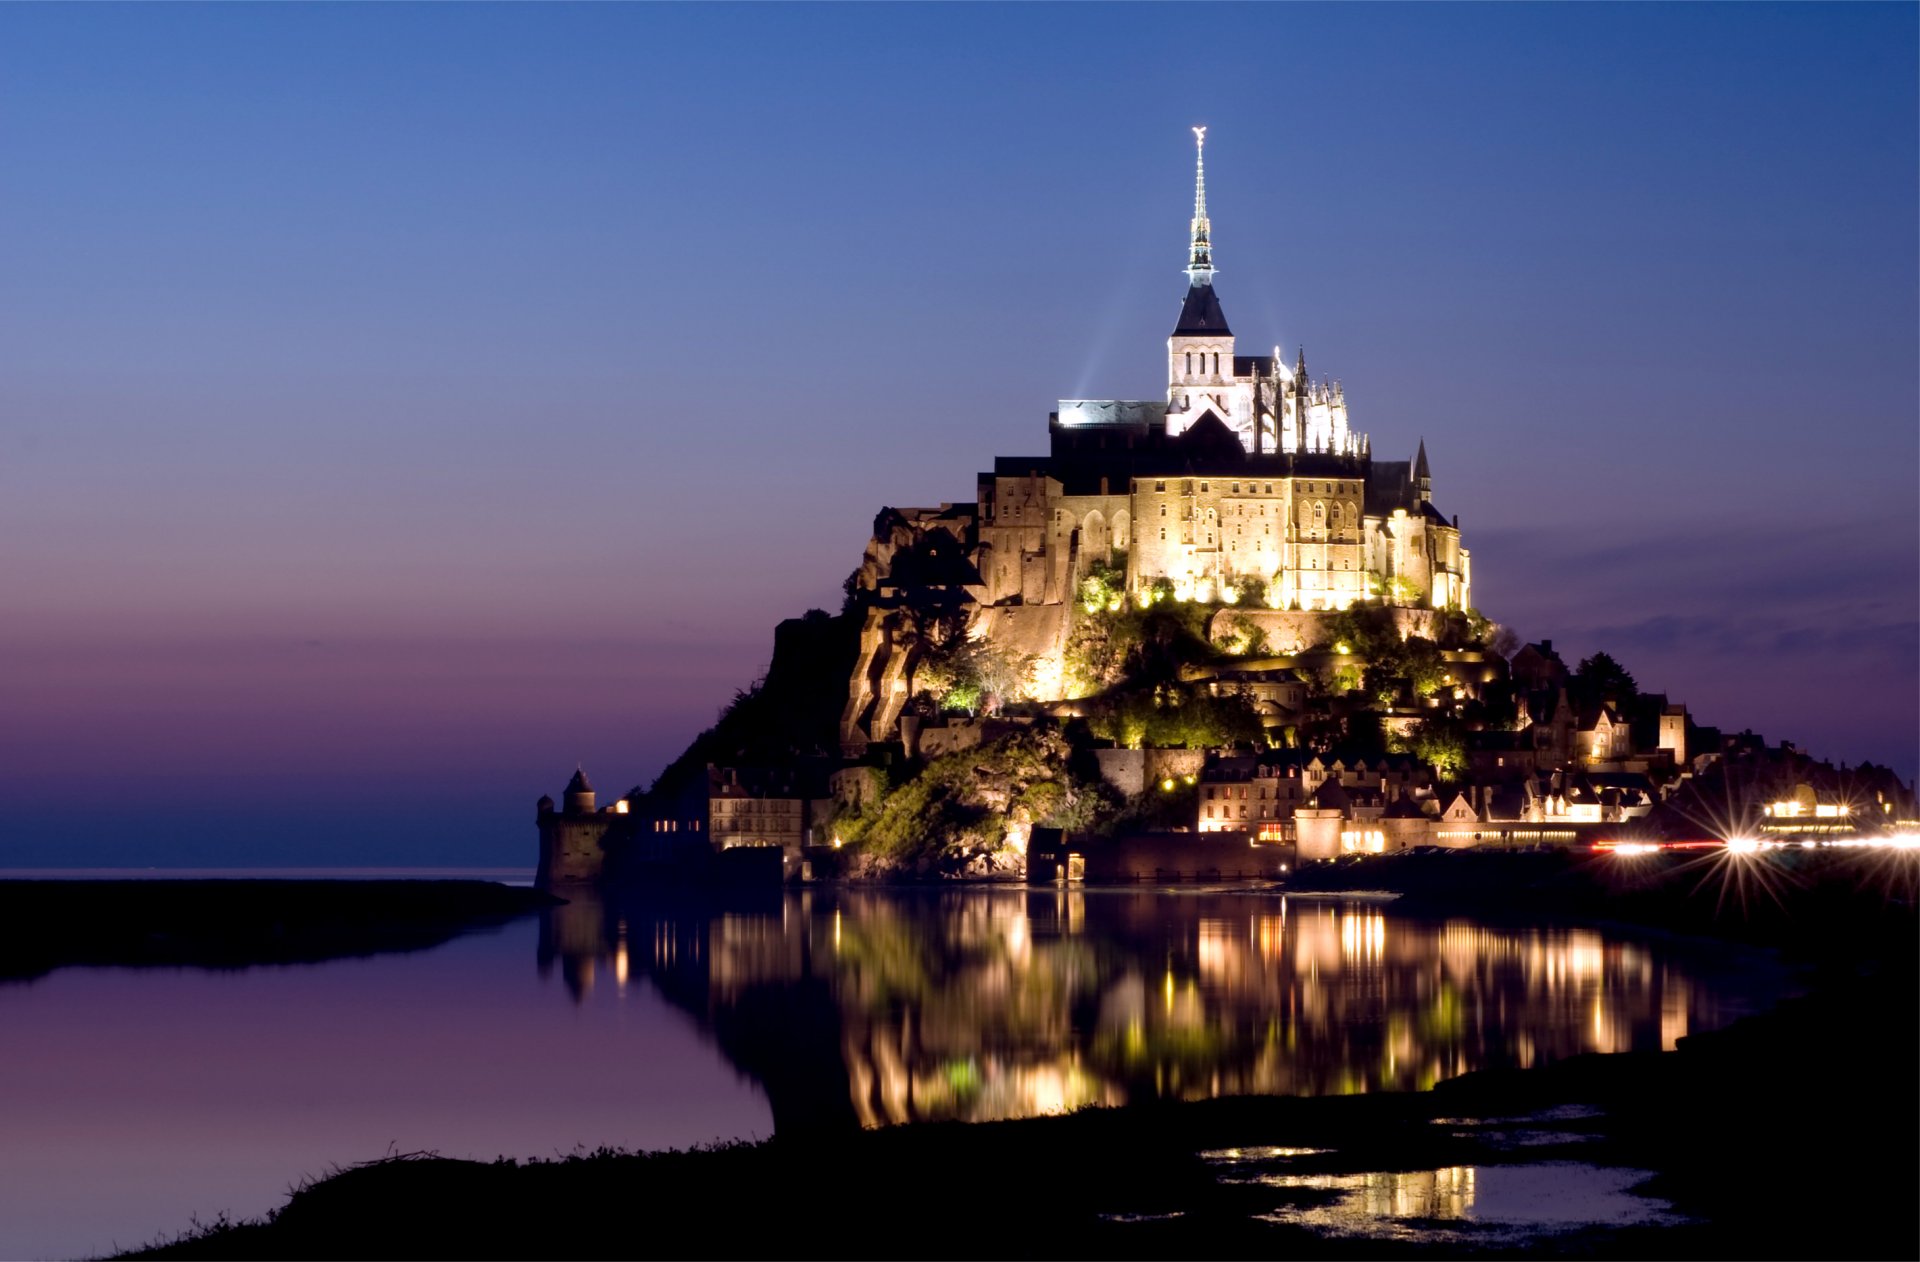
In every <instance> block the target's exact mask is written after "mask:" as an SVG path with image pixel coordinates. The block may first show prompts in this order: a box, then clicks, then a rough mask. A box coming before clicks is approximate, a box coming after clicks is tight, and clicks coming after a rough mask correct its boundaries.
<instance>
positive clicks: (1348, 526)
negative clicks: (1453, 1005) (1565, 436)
mask: <svg viewBox="0 0 1920 1262" xmlns="http://www.w3.org/2000/svg"><path fill="white" fill-rule="evenodd" d="M1193 130H1194V141H1195V164H1194V195H1193V196H1194V200H1193V215H1192V218H1191V220H1190V222H1189V224H1188V232H1187V250H1186V264H1185V269H1184V271H1185V285H1184V287H1183V290H1182V291H1181V292H1180V294H1179V303H1178V309H1177V314H1176V315H1175V316H1174V319H1173V324H1172V329H1171V332H1170V333H1169V335H1168V337H1167V340H1166V346H1165V370H1166V394H1165V397H1164V398H1154V399H1062V400H1060V401H1059V402H1058V404H1057V406H1056V407H1055V408H1054V409H1053V410H1052V412H1051V413H1050V414H1049V416H1048V419H1047V434H1046V438H1047V450H1046V451H1045V453H1044V454H1035V455H1013V456H1001V457H997V458H995V459H994V461H993V465H992V468H991V469H988V470H985V471H982V472H980V473H979V474H978V475H977V476H976V478H975V481H974V488H973V495H972V497H971V498H970V499H967V500H955V501H951V502H946V503H942V504H939V505H936V506H928V507H898V506H889V507H883V508H881V509H880V510H879V512H878V513H877V515H876V516H875V518H874V524H873V533H872V537H871V538H870V539H869V540H868V542H867V544H866V548H865V551H864V554H863V555H862V556H861V559H860V563H859V565H858V567H857V568H856V569H855V570H854V571H853V572H852V573H851V574H849V575H848V576H847V579H846V582H845V585H844V591H845V600H844V603H843V606H842V608H841V610H840V611H839V612H838V613H837V614H829V613H827V612H825V611H821V610H814V611H811V612H809V613H808V614H807V615H806V616H805V617H802V618H798V619H793V620H790V621H788V622H784V623H782V624H781V625H780V626H779V627H778V629H777V631H776V635H775V647H774V654H773V659H772V663H771V665H770V667H769V669H768V671H767V673H766V675H765V677H764V678H763V679H761V680H759V681H757V682H756V683H754V684H753V685H752V686H751V687H750V688H747V689H745V690H743V691H742V692H740V693H739V694H738V696H737V697H736V698H735V700H734V702H733V704H732V705H731V706H730V707H728V708H727V709H726V710H725V711H724V712H723V714H722V715H721V717H720V720H719V722H718V723H717V724H716V725H715V726H714V727H713V728H711V729H709V730H708V731H707V732H704V733H702V734H701V735H700V736H699V737H698V738H697V739H695V740H694V742H693V743H692V744H691V746H689V748H688V749H687V751H686V752H685V753H684V754H683V755H682V756H681V757H680V758H679V759H677V760H676V761H675V762H674V763H673V764H672V765H670V766H669V767H668V768H667V769H666V770H665V771H664V772H663V773H662V774H661V775H660V776H659V777H658V779H656V780H655V781H654V782H653V783H652V784H651V785H650V786H648V787H646V788H644V789H642V788H635V789H634V790H632V791H631V792H628V793H626V794H624V795H621V796H619V797H617V798H616V799H615V800H614V801H613V802H612V803H611V804H610V805H601V804H599V799H598V797H597V795H596V792H595V790H594V789H593V787H592V784H591V782H590V780H589V777H588V775H587V772H586V769H585V768H580V769H577V770H576V772H575V774H574V776H573V778H572V780H571V781H570V782H569V783H568V784H567V786H566V789H565V791H564V794H563V797H562V800H561V801H560V802H559V803H558V804H556V803H555V802H554V801H553V799H552V798H550V797H542V798H541V799H540V801H539V803H538V805H537V824H538V839H539V874H540V877H539V879H540V881H541V882H542V883H543V884H549V885H568V884H577V883H582V882H588V883H591V882H598V881H614V882H629V881H642V882H644V881H648V880H674V879H681V878H686V877H698V878H714V877H722V878H728V879H746V880H766V881H775V880H785V881H800V882H805V881H814V880H823V879H832V878H855V879H859V878H875V877H881V878H885V877H894V878H900V877H904V878H929V877H1003V878H1015V877H1021V876H1025V877H1027V878H1029V879H1033V880H1042V881H1052V880H1058V881H1065V882H1076V881H1082V880H1085V881H1095V882H1098V881H1139V880H1162V881H1167V880H1171V881H1180V880H1205V879H1216V880H1218V879H1269V880H1270V879H1275V878H1282V877H1288V876H1289V875H1290V874H1292V875H1293V876H1295V877H1296V878H1298V877H1300V876H1305V875H1307V868H1308V866H1309V865H1314V864H1318V863H1324V862H1326V861H1330V860H1337V859H1339V858H1341V857H1343V856H1349V855H1366V854H1393V853H1404V852H1408V851H1425V850H1434V851H1457V850H1466V849H1479V850H1487V851H1513V850H1537V849H1541V848H1547V849H1562V850H1565V849H1568V848H1574V849H1579V850H1583V851H1590V850H1602V851H1605V850H1620V851H1622V852H1623V853H1629V854H1630V853H1638V852H1641V851H1648V850H1654V849H1658V848H1661V847H1678V848H1692V847H1702V848H1714V847H1720V848H1725V847H1727V846H1729V845H1731V846H1733V847H1735V848H1737V849H1748V848H1756V847H1764V846H1776V845H1785V844H1792V845H1799V846H1803V847H1821V846H1854V845H1867V846H1872V845H1893V844H1908V843H1909V841H1910V838H1911V834H1912V830H1913V828H1914V827H1915V824H1914V820H1915V816H1916V810H1915V803H1914V796H1913V793H1912V790H1911V789H1910V788H1909V787H1908V786H1906V785H1904V784H1903V783H1902V782H1901V781H1900V780H1899V779H1898V778H1897V777H1896V776H1894V775H1893V774H1892V773H1891V772H1889V771H1887V770H1886V769H1884V768H1880V767H1876V766H1874V765H1872V764H1870V763H1863V764H1861V765H1859V766H1857V767H1852V768H1849V767H1846V766H1844V765H1842V766H1838V767H1836V766H1833V765H1831V764H1829V763H1825V762H1821V761H1818V760H1816V759H1814V758H1811V757H1809V756H1808V755H1806V754H1805V753H1802V752H1801V751H1800V750H1798V749H1797V748H1796V747H1795V746H1794V745H1793V744H1792V743H1790V742H1784V741H1783V742H1780V743H1778V744H1773V743H1769V742H1768V741H1767V740H1766V739H1764V738H1763V737H1761V736H1759V735H1757V734H1755V733H1753V732H1750V731H1749V732H1740V733H1730V732H1722V731H1720V730H1719V729H1717V728H1714V727H1711V726H1708V725H1706V724H1704V723H1702V722H1700V721H1699V720H1698V719H1697V718H1696V717H1695V716H1694V715H1693V714H1691V713H1690V712H1689V710H1688V708H1687V705H1686V704H1685V702H1684V700H1683V699H1682V698H1680V697H1679V696H1678V695H1674V694H1670V693H1666V692H1654V691H1651V690H1646V689H1642V688H1641V687H1640V685H1639V682H1638V681H1637V680H1636V679H1635V677H1634V676H1633V674H1632V673H1631V672H1630V671H1629V670H1628V669H1627V667H1626V666H1625V665H1623V664H1622V663H1621V662H1619V661H1616V660H1615V659H1614V658H1613V657H1612V656H1610V655H1609V654H1608V653H1606V652H1597V653H1594V654H1591V655H1589V656H1587V657H1585V658H1584V659H1581V660H1577V661H1574V662H1568V661H1566V660H1564V659H1563V658H1562V656H1561V655H1560V654H1559V653H1558V652H1556V650H1555V649H1554V645H1553V641H1552V640H1551V639H1545V638H1543V639H1541V640H1539V641H1537V642H1532V643H1524V644H1523V643H1520V642H1519V641H1518V639H1517V637H1515V636H1513V635H1512V634H1511V633H1510V632H1508V631H1506V630H1505V629H1503V628H1502V627H1501V626H1500V625H1499V624H1498V623H1497V621H1495V620H1494V618H1493V617H1491V616H1489V615H1487V614H1483V613H1482V612H1481V611H1480V610H1478V609H1477V608H1476V607H1475V605H1474V602H1473V564H1472V553H1471V551H1470V549H1469V548H1468V547H1467V545H1466V541H1465V534H1464V532H1463V528H1462V524H1461V517H1460V515H1458V514H1457V513H1455V512H1449V511H1443V509H1442V507H1441V506H1440V505H1441V504H1442V503H1447V501H1446V499H1445V497H1444V495H1442V496H1441V497H1440V500H1439V502H1436V491H1435V478H1434V474H1433V469H1434V462H1433V461H1432V460H1431V459H1430V458H1429V453H1428V447H1427V441H1426V438H1427V436H1426V435H1424V434H1419V433H1412V434H1410V435H1408V438H1409V439H1410V441H1406V440H1403V441H1402V443H1401V445H1402V446H1403V447H1410V450H1405V451H1401V452H1397V453H1392V454H1388V453H1385V452H1382V453H1380V454H1376V451H1375V446H1374V442H1373V440H1372V438H1371V437H1370V435H1369V434H1368V433H1367V432H1366V431H1364V430H1362V429H1360V428H1358V427H1356V424H1355V420H1354V413H1353V412H1350V408H1349V401H1348V397H1347V391H1346V388H1345V385H1344V384H1343V380H1342V379H1341V378H1339V377H1328V376H1315V375H1314V373H1313V371H1312V370H1310V369H1309V366H1308V358H1307V354H1306V350H1305V348H1304V347H1295V348H1293V349H1292V351H1291V352H1288V351H1287V350H1286V349H1285V348H1282V347H1279V346H1270V347H1267V348H1266V349H1265V350H1264V352H1262V350H1261V344H1259V343H1257V342H1254V341H1253V340H1252V339H1248V338H1242V337H1240V336H1238V335H1236V334H1235V332H1234V327H1233V325H1232V324H1231V323H1230V322H1229V319H1228V316H1227V314H1226V307H1225V304H1224V302H1223V299H1222V294H1221V292H1220V288H1219V287H1218V286H1216V284H1215V278H1216V275H1217V269H1216V266H1215V253H1214V237H1213V222H1212V218H1211V216H1210V215H1209V211H1208V204H1207V184H1206V164H1205V143H1206V133H1205V129H1204V128H1200V127H1196V128H1194V129H1193ZM1249 283H1250V284H1251V283H1253V281H1252V280H1251V279H1250V281H1249ZM1143 351H1144V348H1143ZM1250 351H1251V352H1254V353H1248V352H1250ZM1359 367H1360V372H1359V374H1358V375H1357V376H1356V381H1363V380H1364V366H1359ZM1355 394H1356V399H1361V398H1364V387H1363V386H1361V387H1357V388H1356V392H1355ZM1359 412H1360V414H1361V415H1364V412H1365V409H1364V406H1361V407H1360V409H1359ZM1390 419H1391V420H1392V421H1393V422H1394V423H1395V424H1396V425H1399V426H1400V427H1401V428H1402V429H1403V430H1404V429H1405V428H1406V422H1407V418H1390ZM1449 437H1450V436H1447V435H1434V436H1433V438H1434V449H1435V450H1436V451H1440V452H1442V453H1443V458H1442V460H1441V462H1440V464H1441V467H1443V468H1444V467H1445V456H1444V453H1446V452H1449V451H1455V450H1459V449H1460V448H1461V447H1463V446H1465V445H1466V444H1465V443H1464V442H1462V441H1459V436H1451V437H1454V438H1455V441H1453V442H1452V443H1449V441H1448V439H1449ZM1448 507H1449V508H1458V507H1459V506H1458V505H1453V504H1450V503H1449V504H1448ZM1469 516H1470V506H1469ZM602 774H604V773H602Z"/></svg>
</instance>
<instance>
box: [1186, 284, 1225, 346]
mask: <svg viewBox="0 0 1920 1262" xmlns="http://www.w3.org/2000/svg"><path fill="white" fill-rule="evenodd" d="M1232 333H1233V330H1232V329H1230V328H1228V327H1227V315H1226V313H1225V312H1224V311H1222V310H1220V299H1219V298H1217V297H1215V296H1214V292H1213V285H1212V284H1211V283H1210V282H1209V283H1203V284H1199V285H1193V286H1191V287H1189V288H1188V290H1187V299H1186V301H1185V302H1183V303H1181V304H1180V320H1179V322H1178V323H1177V324H1175V325H1174V326H1173V335H1174V336H1175V337H1209V336H1219V337H1229V336H1231V335H1232Z"/></svg>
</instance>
